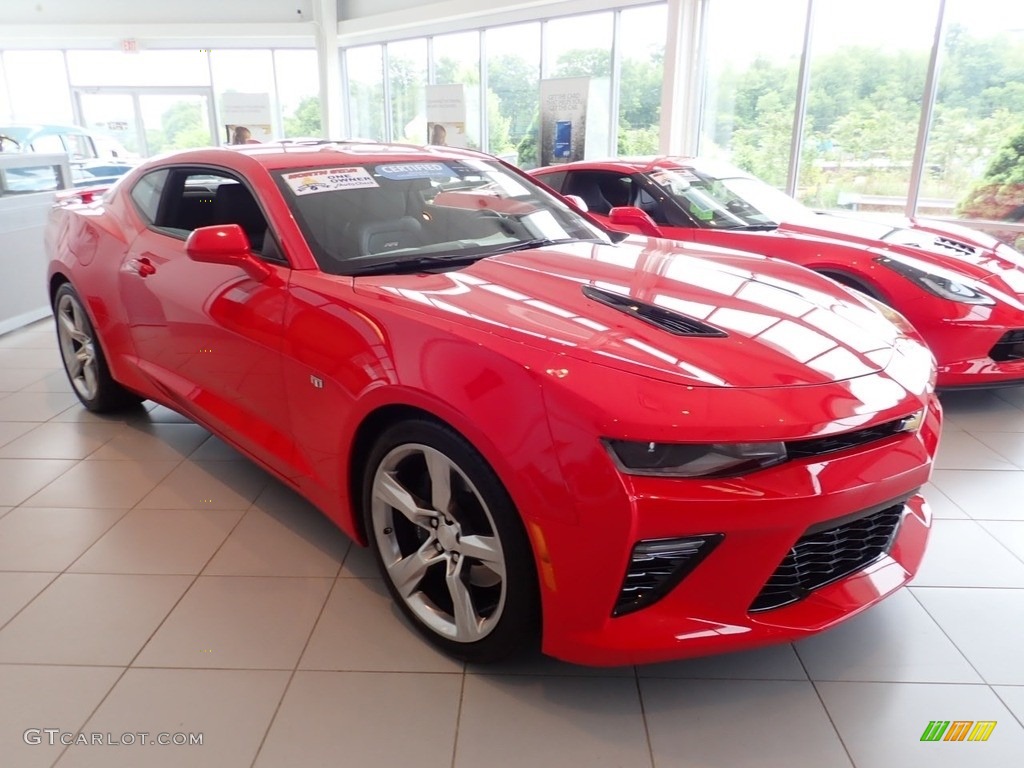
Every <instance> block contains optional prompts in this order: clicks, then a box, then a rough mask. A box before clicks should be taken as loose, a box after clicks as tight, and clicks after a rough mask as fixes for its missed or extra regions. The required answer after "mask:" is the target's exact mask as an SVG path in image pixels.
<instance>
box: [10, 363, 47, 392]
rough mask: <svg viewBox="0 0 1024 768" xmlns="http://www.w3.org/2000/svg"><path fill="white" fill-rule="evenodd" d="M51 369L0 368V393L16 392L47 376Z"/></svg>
mask: <svg viewBox="0 0 1024 768" xmlns="http://www.w3.org/2000/svg"><path fill="white" fill-rule="evenodd" d="M52 371H53V368H50V367H46V368H0V392H17V391H18V390H21V389H24V388H26V387H28V386H29V385H30V384H33V383H34V382H37V381H39V380H40V379H42V378H44V377H45V376H47V375H49V374H50V373H51V372H52Z"/></svg>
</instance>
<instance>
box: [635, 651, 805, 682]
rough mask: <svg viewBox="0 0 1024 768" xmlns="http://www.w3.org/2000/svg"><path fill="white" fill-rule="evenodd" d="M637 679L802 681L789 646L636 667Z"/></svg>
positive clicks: (799, 667) (800, 670) (797, 660)
mask: <svg viewBox="0 0 1024 768" xmlns="http://www.w3.org/2000/svg"><path fill="white" fill-rule="evenodd" d="M637 674H638V675H639V676H640V677H677V678H707V679H722V680H806V679H807V673H806V672H805V671H804V668H803V665H802V664H801V663H800V659H799V658H798V657H797V655H796V651H795V650H794V649H793V646H792V645H791V644H789V643H784V644H782V645H771V646H768V647H766V648H756V649H754V650H752V651H741V652H739V653H726V654H722V655H720V656H707V657H705V658H698V659H684V660H682V661H673V662H667V663H664V664H646V665H644V666H641V667H637Z"/></svg>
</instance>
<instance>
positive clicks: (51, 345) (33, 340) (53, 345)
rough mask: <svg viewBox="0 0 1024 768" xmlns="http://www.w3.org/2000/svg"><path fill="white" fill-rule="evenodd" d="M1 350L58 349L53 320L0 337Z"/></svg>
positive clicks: (49, 319)
mask: <svg viewBox="0 0 1024 768" xmlns="http://www.w3.org/2000/svg"><path fill="white" fill-rule="evenodd" d="M0 349H53V350H56V349H57V333H56V331H55V330H54V327H53V319H52V318H46V319H45V320H41V321H39V323H33V324H32V325H30V326H27V327H25V328H19V329H18V330H16V331H11V332H10V333H5V334H3V335H0Z"/></svg>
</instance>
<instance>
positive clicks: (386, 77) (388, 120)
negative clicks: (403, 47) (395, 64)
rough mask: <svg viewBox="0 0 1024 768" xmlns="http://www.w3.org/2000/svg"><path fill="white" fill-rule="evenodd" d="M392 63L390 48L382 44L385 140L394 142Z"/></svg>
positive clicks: (381, 61) (382, 94)
mask: <svg viewBox="0 0 1024 768" xmlns="http://www.w3.org/2000/svg"><path fill="white" fill-rule="evenodd" d="M390 65H391V61H390V58H389V57H388V46H387V43H382V44H381V46H380V68H381V77H382V80H381V96H382V99H381V100H382V101H383V102H384V140H385V141H394V140H395V137H394V136H393V135H392V133H391V130H392V123H394V120H392V117H391V110H392V107H393V106H394V105H392V103H391V70H390Z"/></svg>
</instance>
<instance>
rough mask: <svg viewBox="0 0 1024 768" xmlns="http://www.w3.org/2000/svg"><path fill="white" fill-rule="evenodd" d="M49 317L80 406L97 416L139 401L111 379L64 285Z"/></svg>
mask: <svg viewBox="0 0 1024 768" xmlns="http://www.w3.org/2000/svg"><path fill="white" fill-rule="evenodd" d="M53 316H54V319H55V320H56V321H57V341H58V342H59V344H60V355H61V358H62V359H63V361H64V370H65V371H66V372H67V375H68V381H70V382H71V386H72V388H73V389H74V390H75V394H76V395H78V399H79V400H81V401H82V405H84V406H85V407H86V408H88V409H89V410H90V411H95V412H97V413H102V412H105V411H113V410H117V409H120V408H125V407H128V406H130V405H137V404H138V403H139V402H140V401H141V398H140V397H138V396H137V395H135V394H134V393H132V392H129V391H128V390H127V389H125V388H124V387H122V386H121V385H120V384H118V383H117V382H116V381H114V379H113V378H112V377H111V375H110V369H109V368H108V367H107V360H106V358H105V357H104V356H103V349H102V347H101V346H100V342H99V339H98V338H97V337H96V332H95V330H94V329H93V326H92V322H91V321H90V320H89V316H88V315H87V314H86V313H85V307H83V306H82V302H81V300H80V299H79V298H78V294H77V293H76V292H75V289H74V288H72V287H71V285H70V284H68V283H65V284H64V285H62V286H61V287H60V288H58V289H57V295H56V296H55V297H54V302H53Z"/></svg>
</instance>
